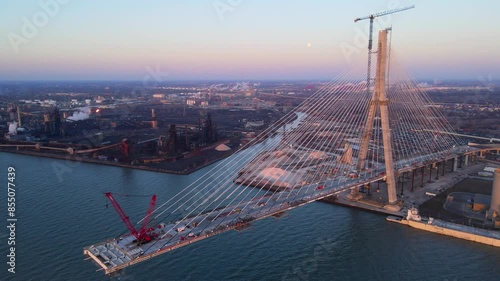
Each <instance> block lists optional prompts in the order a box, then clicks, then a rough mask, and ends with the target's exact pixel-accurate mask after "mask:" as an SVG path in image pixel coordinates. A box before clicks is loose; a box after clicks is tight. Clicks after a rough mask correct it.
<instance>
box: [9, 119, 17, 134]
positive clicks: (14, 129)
mask: <svg viewBox="0 0 500 281" xmlns="http://www.w3.org/2000/svg"><path fill="white" fill-rule="evenodd" d="M9 134H11V135H17V122H15V121H14V122H12V123H9Z"/></svg>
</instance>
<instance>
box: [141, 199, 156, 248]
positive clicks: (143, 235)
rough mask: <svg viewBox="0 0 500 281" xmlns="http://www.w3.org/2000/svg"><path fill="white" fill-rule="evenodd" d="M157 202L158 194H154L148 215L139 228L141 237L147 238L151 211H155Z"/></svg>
mask: <svg viewBox="0 0 500 281" xmlns="http://www.w3.org/2000/svg"><path fill="white" fill-rule="evenodd" d="M155 204H156V195H153V197H152V198H151V202H150V203H149V208H148V211H147V212H146V216H145V217H144V221H143V222H142V226H141V228H140V229H139V237H141V239H143V238H145V239H147V235H146V233H147V229H146V227H147V226H148V223H149V220H150V219H151V213H153V210H154V208H155Z"/></svg>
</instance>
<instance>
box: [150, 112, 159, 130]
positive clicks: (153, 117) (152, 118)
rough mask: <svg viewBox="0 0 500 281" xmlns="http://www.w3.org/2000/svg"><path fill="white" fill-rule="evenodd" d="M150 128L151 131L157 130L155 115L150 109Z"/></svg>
mask: <svg viewBox="0 0 500 281" xmlns="http://www.w3.org/2000/svg"><path fill="white" fill-rule="evenodd" d="M151 127H152V128H153V129H157V128H158V122H157V121H156V113H155V110H154V108H153V109H151Z"/></svg>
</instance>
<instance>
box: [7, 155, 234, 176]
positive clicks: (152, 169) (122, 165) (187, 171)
mask: <svg viewBox="0 0 500 281" xmlns="http://www.w3.org/2000/svg"><path fill="white" fill-rule="evenodd" d="M0 153H11V154H22V155H28V156H33V157H43V158H52V159H58V160H66V161H72V162H84V163H90V164H98V165H107V166H114V167H120V168H127V169H135V170H142V171H150V172H156V173H164V174H173V175H189V174H192V173H194V172H196V171H198V170H201V169H203V168H205V167H207V166H209V165H211V164H213V163H215V162H218V161H220V160H223V159H225V158H227V157H229V156H231V155H233V153H234V152H231V153H227V154H224V155H221V156H220V157H218V158H216V159H213V160H211V161H208V162H205V163H204V164H202V165H199V166H196V167H195V168H186V169H184V170H181V171H175V170H168V169H162V168H155V167H148V166H144V165H131V164H125V163H118V162H112V161H103V160H97V159H91V158H83V157H79V158H76V157H71V156H70V155H66V154H65V155H59V154H49V153H43V152H35V151H26V150H17V151H13V150H5V149H0Z"/></svg>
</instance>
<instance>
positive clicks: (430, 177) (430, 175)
mask: <svg viewBox="0 0 500 281" xmlns="http://www.w3.org/2000/svg"><path fill="white" fill-rule="evenodd" d="M432 169H434V167H433V165H430V166H429V180H428V181H427V182H428V183H431V182H432Z"/></svg>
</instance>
